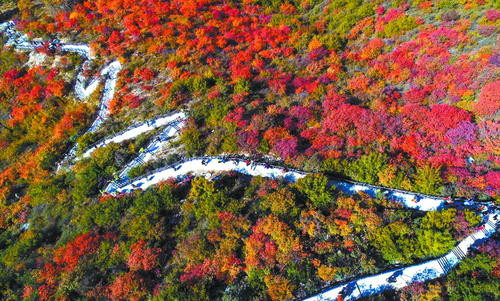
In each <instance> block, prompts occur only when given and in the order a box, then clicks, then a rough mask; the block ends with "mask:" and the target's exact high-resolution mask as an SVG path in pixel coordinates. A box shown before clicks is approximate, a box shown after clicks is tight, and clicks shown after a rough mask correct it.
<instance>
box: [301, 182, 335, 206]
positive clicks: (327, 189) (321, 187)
mask: <svg viewBox="0 0 500 301" xmlns="http://www.w3.org/2000/svg"><path fill="white" fill-rule="evenodd" d="M295 187H296V188H297V190H298V191H299V192H301V193H302V194H304V195H305V196H306V197H307V199H309V200H310V201H311V203H312V205H313V207H314V208H325V207H326V206H328V205H329V204H331V203H332V202H333V201H334V193H333V188H332V186H331V185H328V178H327V177H326V176H325V175H322V174H310V175H307V176H305V177H303V178H301V179H299V180H298V181H297V183H296V184H295Z"/></svg>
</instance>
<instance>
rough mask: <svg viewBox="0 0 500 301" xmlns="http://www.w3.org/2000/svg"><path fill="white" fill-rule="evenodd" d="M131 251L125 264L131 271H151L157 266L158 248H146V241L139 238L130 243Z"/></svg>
mask: <svg viewBox="0 0 500 301" xmlns="http://www.w3.org/2000/svg"><path fill="white" fill-rule="evenodd" d="M130 249H131V253H130V255H129V256H128V259H127V265H128V266H129V268H130V270H131V271H138V270H144V271H151V270H152V269H154V268H155V267H157V266H158V255H159V253H160V249H158V248H147V247H146V242H145V241H143V240H140V241H138V242H136V243H134V244H133V245H132V247H131V248H130Z"/></svg>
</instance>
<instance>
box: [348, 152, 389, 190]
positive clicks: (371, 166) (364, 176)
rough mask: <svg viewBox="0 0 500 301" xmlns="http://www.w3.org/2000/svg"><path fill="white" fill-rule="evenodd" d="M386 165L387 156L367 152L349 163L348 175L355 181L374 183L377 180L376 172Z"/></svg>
mask: <svg viewBox="0 0 500 301" xmlns="http://www.w3.org/2000/svg"><path fill="white" fill-rule="evenodd" d="M386 165H387V156H386V155H384V154H380V153H369V154H367V155H363V156H361V157H360V158H359V159H358V160H356V161H354V162H353V163H351V164H350V166H349V168H347V169H346V170H347V171H348V173H349V174H348V175H349V176H350V177H351V178H353V179H355V180H356V181H360V182H365V183H370V184H375V183H377V182H378V174H379V172H380V171H382V170H383V169H384V168H386Z"/></svg>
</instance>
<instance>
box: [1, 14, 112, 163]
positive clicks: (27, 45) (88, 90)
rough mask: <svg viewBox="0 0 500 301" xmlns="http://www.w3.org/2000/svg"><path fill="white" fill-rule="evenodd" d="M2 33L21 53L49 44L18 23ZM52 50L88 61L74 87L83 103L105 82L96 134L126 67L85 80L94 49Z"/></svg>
mask: <svg viewBox="0 0 500 301" xmlns="http://www.w3.org/2000/svg"><path fill="white" fill-rule="evenodd" d="M0 32H2V33H4V34H5V36H6V37H7V42H6V43H5V46H14V47H15V48H16V49H17V50H21V51H36V50H37V49H38V48H40V47H42V46H43V45H44V44H46V42H45V41H38V40H37V41H34V40H30V39H29V37H28V35H26V34H24V33H22V32H19V31H17V30H16V29H15V23H14V22H13V21H8V22H4V23H1V24H0ZM48 44H49V49H52V50H54V51H60V52H63V53H76V54H79V55H81V56H82V57H83V58H84V60H85V61H84V62H83V66H82V68H81V70H80V72H79V73H78V75H77V77H76V83H75V87H74V91H75V95H76V96H77V98H78V99H80V100H85V99H87V98H88V97H89V96H90V95H91V94H92V93H93V92H94V91H95V90H96V89H97V87H98V86H99V84H100V83H101V81H102V80H104V89H103V93H102V95H101V99H100V104H99V110H98V111H97V114H96V118H95V119H94V121H93V123H92V125H91V126H90V127H89V128H88V129H87V130H86V131H85V133H82V135H83V134H86V133H92V132H95V131H96V130H97V129H99V128H100V127H101V125H102V123H103V122H104V121H105V120H106V119H108V118H109V110H108V107H109V102H110V101H111V100H112V99H113V96H114V93H115V87H116V82H117V80H118V73H119V72H120V70H121V69H122V64H121V63H120V62H119V61H117V60H114V61H112V62H110V63H109V64H107V65H106V66H105V67H104V68H103V69H102V70H101V71H100V72H99V75H96V76H93V77H92V78H90V79H89V78H88V77H87V76H85V73H86V71H87V70H88V69H89V68H90V62H91V61H92V60H93V56H92V52H91V50H90V47H89V46H88V45H85V44H71V43H59V41H57V40H54V41H48ZM76 151H77V149H76V145H75V146H73V147H72V148H71V150H70V151H69V152H68V153H67V154H66V156H65V157H64V158H63V160H62V161H61V162H60V163H58V165H57V169H60V168H61V167H62V166H63V164H64V163H66V162H67V161H70V160H71V159H72V158H74V157H75V154H76Z"/></svg>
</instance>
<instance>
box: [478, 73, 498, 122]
mask: <svg viewBox="0 0 500 301" xmlns="http://www.w3.org/2000/svg"><path fill="white" fill-rule="evenodd" d="M498 109H500V81H496V82H491V83H489V84H487V85H486V86H485V87H484V88H483V89H482V90H481V95H480V96H479V100H478V101H477V102H476V103H475V104H474V111H475V112H476V113H477V114H479V115H484V116H489V115H493V114H495V113H496V112H497V111H498Z"/></svg>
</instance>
